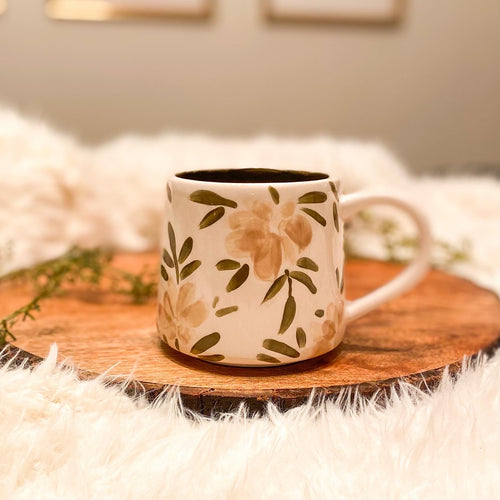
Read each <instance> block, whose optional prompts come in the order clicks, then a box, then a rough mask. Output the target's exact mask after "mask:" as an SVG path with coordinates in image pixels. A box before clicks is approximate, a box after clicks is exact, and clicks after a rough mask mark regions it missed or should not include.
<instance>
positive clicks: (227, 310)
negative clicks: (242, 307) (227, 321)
mask: <svg viewBox="0 0 500 500" xmlns="http://www.w3.org/2000/svg"><path fill="white" fill-rule="evenodd" d="M237 310H238V306H229V307H224V308H222V309H219V310H218V311H215V315H216V316H217V317H219V318H220V317H221V316H225V315H226V314H231V313H233V312H236V311H237Z"/></svg>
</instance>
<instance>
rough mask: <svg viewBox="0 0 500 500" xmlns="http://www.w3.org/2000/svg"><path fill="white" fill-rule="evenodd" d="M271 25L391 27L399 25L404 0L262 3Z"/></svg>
mask: <svg viewBox="0 0 500 500" xmlns="http://www.w3.org/2000/svg"><path fill="white" fill-rule="evenodd" d="M261 1H262V6H263V11H264V15H265V16H266V17H267V19H269V20H270V21H292V22H316V23H338V24H379V25H390V24H397V23H398V22H400V21H401V19H402V17H403V12H404V6H405V0H261Z"/></svg>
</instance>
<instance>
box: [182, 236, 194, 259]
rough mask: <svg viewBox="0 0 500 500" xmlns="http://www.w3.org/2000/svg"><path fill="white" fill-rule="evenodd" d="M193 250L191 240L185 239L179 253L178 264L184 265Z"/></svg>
mask: <svg viewBox="0 0 500 500" xmlns="http://www.w3.org/2000/svg"><path fill="white" fill-rule="evenodd" d="M192 249H193V238H191V237H189V238H186V241H185V242H184V243H183V244H182V247H181V251H180V252H179V264H182V263H184V261H185V260H186V259H187V258H188V257H189V255H190V254H191V250H192Z"/></svg>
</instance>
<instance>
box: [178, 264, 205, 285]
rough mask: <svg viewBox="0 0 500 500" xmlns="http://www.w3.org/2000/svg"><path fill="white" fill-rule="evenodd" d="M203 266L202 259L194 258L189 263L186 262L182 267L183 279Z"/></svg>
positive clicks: (181, 275)
mask: <svg viewBox="0 0 500 500" xmlns="http://www.w3.org/2000/svg"><path fill="white" fill-rule="evenodd" d="M200 266H201V260H193V261H191V262H190V263H189V264H186V265H185V266H184V267H183V268H182V269H181V274H180V277H181V280H184V279H186V278H187V277H188V276H190V275H191V274H193V273H194V272H195V271H196V269H198V268H199V267H200Z"/></svg>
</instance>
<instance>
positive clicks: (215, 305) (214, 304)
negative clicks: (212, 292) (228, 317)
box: [212, 295, 219, 309]
mask: <svg viewBox="0 0 500 500" xmlns="http://www.w3.org/2000/svg"><path fill="white" fill-rule="evenodd" d="M218 303H219V296H218V295H216V296H215V297H214V300H213V301H212V307H213V308H214V309H215V308H216V307H217V304H218Z"/></svg>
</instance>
